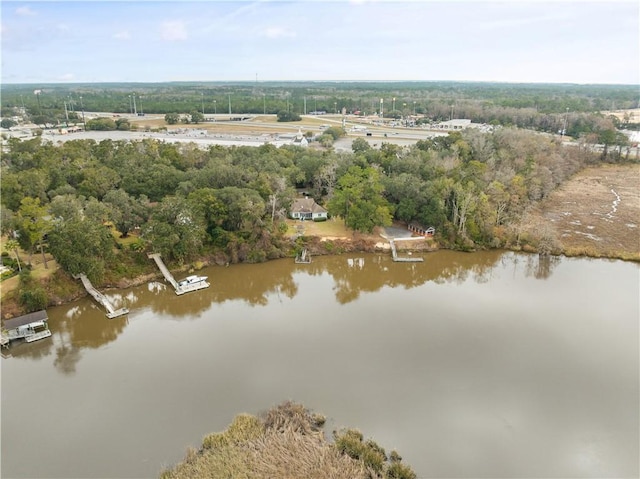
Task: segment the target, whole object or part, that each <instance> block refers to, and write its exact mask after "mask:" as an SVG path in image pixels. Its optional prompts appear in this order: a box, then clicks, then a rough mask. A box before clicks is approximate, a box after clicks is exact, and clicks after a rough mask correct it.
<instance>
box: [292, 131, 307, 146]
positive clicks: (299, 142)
mask: <svg viewBox="0 0 640 479" xmlns="http://www.w3.org/2000/svg"><path fill="white" fill-rule="evenodd" d="M291 144H292V145H293V146H301V147H303V148H306V147H307V146H309V141H308V140H307V139H306V138H305V136H304V135H303V134H302V130H300V128H298V134H297V135H296V136H295V138H294V139H293V140H292V141H291Z"/></svg>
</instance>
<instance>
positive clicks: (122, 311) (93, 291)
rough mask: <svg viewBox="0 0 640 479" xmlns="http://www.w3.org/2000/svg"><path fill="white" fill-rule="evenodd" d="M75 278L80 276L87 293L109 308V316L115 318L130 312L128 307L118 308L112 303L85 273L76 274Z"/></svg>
mask: <svg viewBox="0 0 640 479" xmlns="http://www.w3.org/2000/svg"><path fill="white" fill-rule="evenodd" d="M74 278H75V279H78V278H79V279H80V281H82V284H83V285H84V289H86V290H87V293H89V294H90V295H91V296H93V299H95V300H96V301H97V302H98V303H100V304H101V305H103V306H104V307H105V309H106V310H107V318H109V319H113V318H117V317H118V316H124V315H125V314H129V310H128V309H127V308H120V309H116V308H115V307H114V306H113V305H112V304H111V301H109V298H107V297H106V296H105V295H104V294H102V293H101V292H100V291H98V290H97V289H96V288H94V287H93V285H92V284H91V281H89V278H87V276H86V275H85V274H84V273H81V274H78V275H75V276H74Z"/></svg>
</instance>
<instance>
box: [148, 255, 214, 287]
mask: <svg viewBox="0 0 640 479" xmlns="http://www.w3.org/2000/svg"><path fill="white" fill-rule="evenodd" d="M148 256H149V258H151V259H153V260H154V261H155V262H156V264H157V265H158V268H160V271H161V272H162V274H163V276H164V277H165V279H166V280H167V281H168V282H169V283H171V286H173V288H174V289H175V290H176V294H177V295H178V296H180V295H182V294H185V293H190V292H191V291H198V290H200V289H205V288H208V287H209V286H211V285H210V284H209V282H208V281H207V277H206V276H202V277H194V276H189V277H188V278H187V279H186V280H184V281H180V282H178V281H176V280H175V278H174V277H173V275H172V274H171V271H169V269H168V268H167V266H166V265H165V264H164V261H162V258H161V257H160V253H152V254H150V255H148ZM194 278H197V279H198V280H197V281H194V280H193V279H194Z"/></svg>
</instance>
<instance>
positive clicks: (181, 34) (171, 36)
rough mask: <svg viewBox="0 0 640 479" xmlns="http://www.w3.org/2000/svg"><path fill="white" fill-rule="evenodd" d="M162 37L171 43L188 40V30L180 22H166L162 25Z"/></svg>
mask: <svg viewBox="0 0 640 479" xmlns="http://www.w3.org/2000/svg"><path fill="white" fill-rule="evenodd" d="M160 37H161V38H162V39H163V40H167V41H170V42H175V41H181V40H186V39H187V29H186V26H185V24H184V22H182V21H180V20H176V21H171V22H164V23H162V24H161V25H160Z"/></svg>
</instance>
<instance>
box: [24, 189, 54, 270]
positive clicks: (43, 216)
mask: <svg viewBox="0 0 640 479" xmlns="http://www.w3.org/2000/svg"><path fill="white" fill-rule="evenodd" d="M47 215H48V212H47V207H46V206H43V205H41V204H40V199H39V198H30V197H26V198H24V199H23V200H22V201H21V202H20V209H18V213H17V215H16V230H17V232H18V235H19V241H20V244H21V246H22V247H23V248H24V249H25V250H27V251H28V254H29V257H28V263H29V265H31V257H32V255H33V250H34V249H35V247H36V245H39V246H40V250H41V252H42V260H43V261H44V267H45V268H48V266H47V259H46V256H45V254H44V248H43V246H42V239H43V238H44V235H45V234H47V232H48V231H49V230H50V229H51V221H50V220H49V219H48V218H47Z"/></svg>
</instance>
